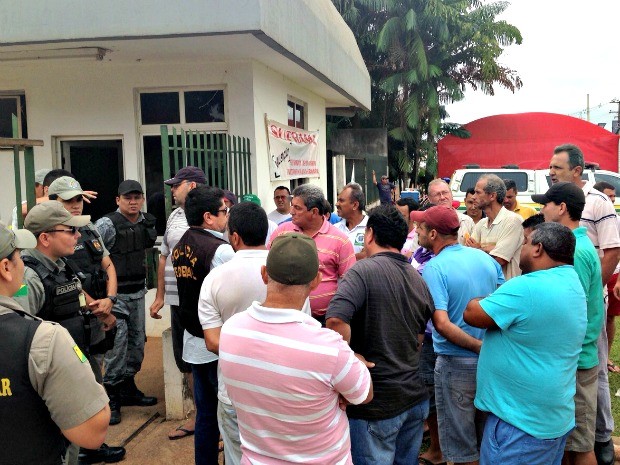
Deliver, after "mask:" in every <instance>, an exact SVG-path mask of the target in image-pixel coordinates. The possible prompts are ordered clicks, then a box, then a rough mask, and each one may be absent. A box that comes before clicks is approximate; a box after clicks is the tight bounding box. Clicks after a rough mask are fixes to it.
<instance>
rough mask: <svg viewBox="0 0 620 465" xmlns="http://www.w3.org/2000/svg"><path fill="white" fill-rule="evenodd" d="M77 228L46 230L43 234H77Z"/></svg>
mask: <svg viewBox="0 0 620 465" xmlns="http://www.w3.org/2000/svg"><path fill="white" fill-rule="evenodd" d="M77 230H78V228H77V227H76V226H69V229H48V230H47V231H43V232H44V233H53V232H64V233H70V234H71V235H73V234H75V233H76V232H77Z"/></svg>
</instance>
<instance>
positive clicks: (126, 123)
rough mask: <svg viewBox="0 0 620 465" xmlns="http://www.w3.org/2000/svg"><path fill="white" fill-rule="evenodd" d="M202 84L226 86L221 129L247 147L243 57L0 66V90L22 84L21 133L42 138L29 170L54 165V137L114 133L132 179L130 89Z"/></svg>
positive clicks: (6, 179)
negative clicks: (23, 112)
mask: <svg viewBox="0 0 620 465" xmlns="http://www.w3.org/2000/svg"><path fill="white" fill-rule="evenodd" d="M206 85H225V86H226V94H225V95H226V97H225V99H226V100H225V103H226V106H227V116H228V121H229V132H230V133H231V134H234V135H238V136H243V137H249V138H250V144H251V147H252V150H253V151H254V148H255V147H256V143H255V140H254V134H255V130H254V119H253V115H252V106H253V104H252V99H253V96H252V63H251V62H236V63H230V62H227V63H212V62H210V63H206V62H204V63H197V62H192V63H188V62H181V63H170V62H166V63H149V64H145V63H135V64H114V63H109V62H92V63H91V62H73V63H71V62H45V63H42V64H41V63H35V64H31V65H21V66H12V67H8V66H7V67H2V68H0V91H10V90H23V91H25V94H26V108H27V119H28V136H29V137H30V138H31V139H42V140H43V141H44V144H45V145H44V147H37V148H35V168H36V169H39V168H46V167H48V168H51V167H55V168H56V167H59V166H60V160H59V159H57V158H54V157H53V155H54V154H55V148H54V147H53V140H54V138H55V137H77V138H79V137H85V138H87V137H93V136H114V137H117V138H121V139H122V140H123V150H124V177H125V178H132V179H139V180H143V175H142V173H143V171H142V170H143V167H142V153H141V147H140V138H139V137H138V121H137V119H136V114H137V113H136V103H135V97H134V89H137V88H158V87H184V86H206ZM284 109H285V110H286V100H285V101H284ZM2 154H6V156H2V157H0V182H1V183H2V185H3V186H7V187H8V186H12V185H13V168H12V167H13V163H12V153H11V152H2ZM253 169H254V168H253ZM102 175H105V173H102ZM84 187H85V188H86V187H87V186H84ZM9 190H10V195H4V196H2V197H0V215H1V217H2V218H3V219H8V218H10V210H11V208H12V205H14V193H13V189H12V188H11V189H9ZM7 194H8V192H7Z"/></svg>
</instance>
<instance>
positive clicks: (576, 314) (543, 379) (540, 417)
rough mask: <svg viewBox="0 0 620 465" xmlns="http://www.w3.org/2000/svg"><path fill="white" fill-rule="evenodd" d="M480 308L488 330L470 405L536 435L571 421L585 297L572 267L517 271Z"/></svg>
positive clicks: (564, 428) (549, 434)
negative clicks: (487, 320) (488, 319)
mask: <svg viewBox="0 0 620 465" xmlns="http://www.w3.org/2000/svg"><path fill="white" fill-rule="evenodd" d="M480 306H481V307H482V309H483V310H484V311H485V312H486V313H487V315H489V316H490V317H491V318H492V319H493V321H495V323H496V324H497V326H498V327H499V328H490V329H487V332H486V334H485V336H484V341H483V343H482V350H481V352H480V359H479V360H478V377H477V391H476V400H475V405H476V407H477V408H479V409H480V410H484V411H487V412H492V413H494V414H495V415H497V416H498V417H499V418H501V419H502V420H504V421H505V422H507V423H510V424H511V425H513V426H515V427H517V428H519V429H521V430H523V431H525V432H526V433H528V434H530V435H532V436H534V437H536V438H538V439H552V438H558V437H560V436H563V435H564V434H566V433H567V432H569V431H570V430H571V429H572V428H573V427H574V426H575V402H574V400H573V397H574V396H575V382H576V380H575V376H576V372H577V360H578V358H579V353H580V352H581V344H582V343H583V338H584V336H585V333H586V324H587V318H586V296H585V294H584V292H583V287H582V286H581V282H580V281H579V277H578V276H577V273H576V272H575V270H574V268H573V267H572V266H570V265H563V266H558V267H555V268H551V269H548V270H541V271H535V272H532V273H529V274H526V275H523V276H518V277H515V278H513V279H511V280H509V281H508V282H506V284H504V285H503V286H502V287H500V288H499V289H498V290H497V291H495V292H494V293H493V294H492V295H491V296H489V297H487V298H486V299H483V300H481V301H480Z"/></svg>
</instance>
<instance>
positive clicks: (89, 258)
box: [66, 226, 108, 299]
mask: <svg viewBox="0 0 620 465" xmlns="http://www.w3.org/2000/svg"><path fill="white" fill-rule="evenodd" d="M80 234H81V235H80V237H79V239H78V242H77V244H76V245H75V253H74V254H73V255H71V256H69V257H66V260H67V262H69V263H70V264H71V265H72V267H73V269H75V270H76V271H78V277H79V278H80V281H81V282H82V287H83V288H84V290H85V291H86V292H87V293H88V295H90V296H91V297H92V298H93V299H102V298H104V297H106V296H107V295H108V292H107V281H106V277H107V275H106V273H105V271H103V270H102V269H101V259H102V258H103V245H102V244H101V241H100V239H99V236H98V235H97V233H96V232H95V231H93V230H92V229H91V228H89V227H88V226H84V227H83V228H80Z"/></svg>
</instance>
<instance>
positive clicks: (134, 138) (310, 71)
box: [0, 0, 370, 219]
mask: <svg viewBox="0 0 620 465" xmlns="http://www.w3.org/2000/svg"><path fill="white" fill-rule="evenodd" d="M0 11H2V14H1V15H0V137H10V136H11V133H10V120H9V118H10V114H11V113H12V112H15V111H17V112H18V113H20V114H21V117H22V121H21V127H22V128H23V129H24V133H26V132H27V136H28V137H29V138H31V139H42V140H43V141H44V146H43V147H37V148H35V167H36V169H39V168H45V167H49V168H52V167H53V168H66V169H69V170H71V171H72V172H73V173H74V174H75V175H76V177H77V178H78V179H79V180H80V182H81V184H82V186H83V187H84V188H89V187H93V186H97V188H98V189H99V190H100V191H101V192H100V197H101V198H100V200H99V201H97V203H98V204H99V207H100V209H101V210H102V211H103V212H105V211H111V210H112V209H113V208H115V205H114V203H113V202H112V200H111V199H112V198H113V197H114V195H115V193H116V186H117V184H118V182H119V180H122V179H137V180H139V181H141V182H142V183H143V185H145V186H146V187H147V195H148V194H149V193H152V192H155V191H156V190H157V189H161V184H160V183H161V180H162V175H161V149H160V136H159V134H160V124H161V123H163V124H169V125H170V126H171V127H172V126H174V127H177V128H181V127H182V128H191V129H200V130H209V131H210V130H215V131H226V132H228V133H229V134H233V135H236V136H242V137H247V138H248V139H249V141H250V148H251V152H252V159H251V173H252V190H253V192H254V193H256V194H257V195H258V196H259V197H260V198H261V200H262V203H263V205H264V206H265V207H266V209H267V210H270V209H272V208H273V201H272V192H273V188H274V187H275V186H277V185H279V184H282V182H273V183H272V182H271V181H270V180H269V174H268V159H267V135H266V128H265V116H266V115H267V116H268V118H269V119H271V120H275V121H278V122H280V123H283V124H287V123H288V122H289V107H290V108H291V110H293V111H292V113H293V120H296V122H297V125H298V127H299V126H302V127H304V128H305V129H308V130H313V131H314V130H318V131H319V132H320V135H321V137H319V142H320V153H321V162H320V178H317V179H312V180H311V182H316V183H318V184H319V185H320V186H321V187H323V189H326V187H327V180H326V176H327V174H326V163H325V153H326V149H325V137H324V135H325V115H326V111H329V109H334V108H343V107H345V108H350V107H358V108H365V109H367V108H369V107H370V78H369V75H368V72H367V70H366V67H365V65H364V62H363V60H362V57H361V55H360V52H359V49H358V46H357V44H356V42H355V39H354V37H353V34H352V33H351V31H350V30H349V28H348V27H347V26H346V24H345V22H344V21H343V19H342V18H341V17H340V15H339V14H338V12H337V11H336V9H335V8H334V6H333V5H332V3H331V1H330V0H219V1H218V0H180V1H179V2H164V1H158V0H133V1H131V2H127V1H121V0H108V1H105V2H100V1H93V0H79V1H76V0H48V1H46V2H41V1H39V0H21V1H19V2H16V1H11V0H0ZM207 105H208V106H207ZM24 107H25V108H24ZM205 108H208V111H205ZM295 114H297V115H298V116H297V118H295V116H294V115H295ZM7 121H9V122H8V123H7ZM7 124H8V125H7ZM289 124H291V123H289ZM292 124H295V121H293V122H292ZM23 135H25V134H22V136H23ZM0 155H2V156H0V183H2V185H4V186H6V189H5V194H6V195H3V196H2V197H1V198H0V216H1V217H2V218H4V219H7V218H9V215H10V209H11V208H12V205H14V196H13V189H12V188H11V187H9V186H12V185H13V168H12V166H13V165H12V153H11V152H7V151H2V152H0ZM288 183H289V181H285V182H284V184H285V185H286V184H288ZM294 183H295V182H294V181H293V184H294ZM93 213H94V212H93Z"/></svg>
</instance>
